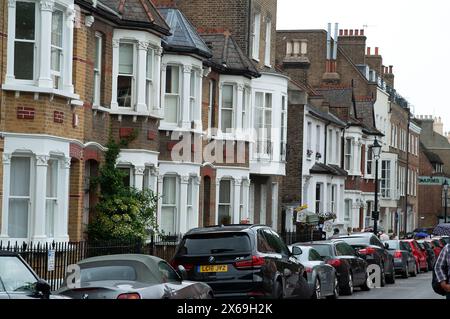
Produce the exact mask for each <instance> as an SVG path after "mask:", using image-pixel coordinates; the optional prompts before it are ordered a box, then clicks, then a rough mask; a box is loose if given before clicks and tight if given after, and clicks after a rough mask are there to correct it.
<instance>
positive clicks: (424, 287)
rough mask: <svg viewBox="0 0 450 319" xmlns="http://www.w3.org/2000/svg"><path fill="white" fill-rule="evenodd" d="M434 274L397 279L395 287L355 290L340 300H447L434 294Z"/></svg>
mask: <svg viewBox="0 0 450 319" xmlns="http://www.w3.org/2000/svg"><path fill="white" fill-rule="evenodd" d="M431 278H432V273H431V272H428V273H422V274H419V275H417V277H415V278H414V277H410V278H408V279H402V278H398V277H397V278H396V282H395V284H394V285H386V286H385V287H382V288H374V289H371V290H370V291H360V290H359V289H355V293H354V294H353V295H352V296H340V299H445V297H442V296H440V295H437V294H436V293H434V291H433V288H431Z"/></svg>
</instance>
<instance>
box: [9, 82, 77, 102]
mask: <svg viewBox="0 0 450 319" xmlns="http://www.w3.org/2000/svg"><path fill="white" fill-rule="evenodd" d="M2 90H5V91H16V92H31V93H44V94H53V95H57V96H61V97H65V98H68V99H72V100H79V99H80V96H79V95H78V94H74V93H71V92H67V91H62V90H57V89H53V88H44V87H39V86H36V85H24V84H3V85H2Z"/></svg>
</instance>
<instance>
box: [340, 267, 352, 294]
mask: <svg viewBox="0 0 450 319" xmlns="http://www.w3.org/2000/svg"><path fill="white" fill-rule="evenodd" d="M353 290H354V287H353V275H352V273H351V272H349V273H348V281H347V284H346V286H345V287H344V291H343V292H344V295H347V296H351V295H353Z"/></svg>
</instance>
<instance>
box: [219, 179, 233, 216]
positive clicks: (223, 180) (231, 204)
mask: <svg viewBox="0 0 450 319" xmlns="http://www.w3.org/2000/svg"><path fill="white" fill-rule="evenodd" d="M222 182H228V183H230V194H229V197H230V202H229V203H224V202H221V201H220V197H221V196H220V194H221V191H222V187H221V186H222ZM218 193H219V197H218V198H217V221H218V223H221V220H220V218H219V212H220V207H224V206H225V207H228V208H229V210H228V212H229V215H228V216H229V217H230V223H232V218H233V180H232V179H231V178H223V179H221V180H220V182H219V192H218Z"/></svg>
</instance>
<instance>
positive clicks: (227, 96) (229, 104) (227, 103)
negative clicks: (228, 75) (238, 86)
mask: <svg viewBox="0 0 450 319" xmlns="http://www.w3.org/2000/svg"><path fill="white" fill-rule="evenodd" d="M222 107H225V108H233V86H232V85H224V86H223V88H222Z"/></svg>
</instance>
